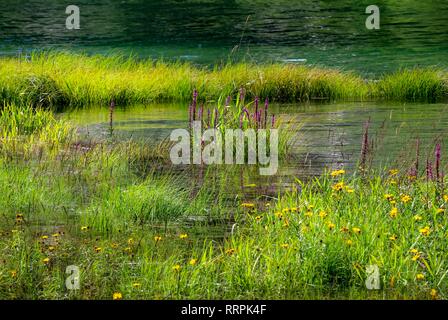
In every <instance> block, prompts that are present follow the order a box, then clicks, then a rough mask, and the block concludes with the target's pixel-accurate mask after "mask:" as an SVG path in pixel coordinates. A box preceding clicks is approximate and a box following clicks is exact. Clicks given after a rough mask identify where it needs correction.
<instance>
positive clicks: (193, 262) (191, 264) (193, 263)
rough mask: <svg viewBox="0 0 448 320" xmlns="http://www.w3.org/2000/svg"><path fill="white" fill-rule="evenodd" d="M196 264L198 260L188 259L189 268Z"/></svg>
mask: <svg viewBox="0 0 448 320" xmlns="http://www.w3.org/2000/svg"><path fill="white" fill-rule="evenodd" d="M196 263H198V259H190V261H189V262H188V264H189V265H190V266H194V265H196Z"/></svg>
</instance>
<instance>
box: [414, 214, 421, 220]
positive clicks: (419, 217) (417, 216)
mask: <svg viewBox="0 0 448 320" xmlns="http://www.w3.org/2000/svg"><path fill="white" fill-rule="evenodd" d="M422 220H423V217H422V216H421V215H419V214H416V215H415V216H414V221H422Z"/></svg>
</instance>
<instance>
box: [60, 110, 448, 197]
mask: <svg viewBox="0 0 448 320" xmlns="http://www.w3.org/2000/svg"><path fill="white" fill-rule="evenodd" d="M447 111H448V104H442V103H439V104H418V103H397V104H394V103H390V102H388V103H378V102H344V103H322V104H317V103H308V104H285V105H272V106H271V109H270V112H272V113H275V114H276V115H277V116H279V117H280V118H281V119H282V121H283V122H284V123H287V122H288V121H290V122H291V124H290V125H289V129H290V130H293V131H294V138H293V139H294V144H293V152H292V154H293V155H292V157H291V159H289V160H288V161H282V162H281V163H280V166H279V171H278V173H277V175H276V176H275V177H274V178H272V177H260V176H259V175H258V171H257V170H245V174H244V177H243V179H242V183H241V184H242V185H244V184H250V183H257V184H258V183H259V184H269V185H271V184H273V183H274V184H278V185H285V184H288V182H290V181H292V179H294V177H299V178H301V179H306V178H309V177H312V176H316V175H319V174H321V173H322V171H323V170H325V169H326V168H328V169H336V168H345V169H347V170H349V171H350V170H352V169H353V168H354V167H355V165H356V164H357V163H358V160H359V156H360V151H361V145H362V139H363V133H364V126H365V123H366V121H370V125H369V143H370V145H371V146H373V151H372V152H371V153H370V155H371V158H372V166H373V168H383V167H392V166H393V167H398V168H400V169H407V168H406V166H410V164H411V163H412V162H413V161H414V160H415V154H416V141H417V139H418V140H419V141H420V158H421V159H420V161H423V162H424V160H426V157H427V156H429V157H430V158H431V157H433V150H434V146H435V144H436V142H437V141H441V142H442V153H443V154H444V153H446V152H445V151H447V148H446V145H445V144H443V138H444V136H445V135H446V133H447V130H448V129H447V128H448V112H447ZM187 113H188V112H187V110H186V107H185V105H184V104H179V105H175V104H171V105H160V104H156V105H148V106H133V107H129V108H126V109H117V110H116V111H115V114H114V125H113V127H114V133H113V134H114V136H115V137H116V138H118V139H122V140H127V139H134V140H139V141H144V142H145V143H149V144H156V143H157V142H160V141H162V140H163V139H166V138H168V137H169V135H170V133H171V131H172V130H173V129H177V128H187V126H188V124H187V116H188V115H187ZM64 117H66V118H68V119H70V120H71V121H73V122H74V123H76V124H77V125H78V126H79V131H80V133H82V134H83V135H86V136H89V137H90V138H93V139H103V138H107V137H109V136H110V131H109V111H108V108H93V109H85V110H74V111H71V112H68V113H66V114H64ZM167 156H168V155H167ZM369 158H370V157H369ZM275 190H276V188H273V190H271V191H275Z"/></svg>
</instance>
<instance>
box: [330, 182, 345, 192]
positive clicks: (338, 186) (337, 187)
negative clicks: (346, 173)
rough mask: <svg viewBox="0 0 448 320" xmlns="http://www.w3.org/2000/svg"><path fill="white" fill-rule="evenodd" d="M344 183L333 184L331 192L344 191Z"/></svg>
mask: <svg viewBox="0 0 448 320" xmlns="http://www.w3.org/2000/svg"><path fill="white" fill-rule="evenodd" d="M344 186H345V185H344V182H338V183H335V184H334V185H333V186H332V187H331V189H333V191H341V190H342V189H344Z"/></svg>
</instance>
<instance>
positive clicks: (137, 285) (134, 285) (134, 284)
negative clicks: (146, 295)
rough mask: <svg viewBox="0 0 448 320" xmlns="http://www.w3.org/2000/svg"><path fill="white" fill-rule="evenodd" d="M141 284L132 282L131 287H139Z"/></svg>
mask: <svg viewBox="0 0 448 320" xmlns="http://www.w3.org/2000/svg"><path fill="white" fill-rule="evenodd" d="M141 286H142V284H141V283H140V282H134V283H133V284H132V287H134V288H140V287H141Z"/></svg>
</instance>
